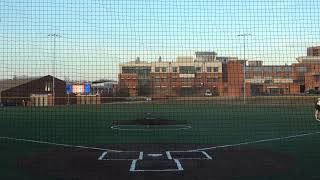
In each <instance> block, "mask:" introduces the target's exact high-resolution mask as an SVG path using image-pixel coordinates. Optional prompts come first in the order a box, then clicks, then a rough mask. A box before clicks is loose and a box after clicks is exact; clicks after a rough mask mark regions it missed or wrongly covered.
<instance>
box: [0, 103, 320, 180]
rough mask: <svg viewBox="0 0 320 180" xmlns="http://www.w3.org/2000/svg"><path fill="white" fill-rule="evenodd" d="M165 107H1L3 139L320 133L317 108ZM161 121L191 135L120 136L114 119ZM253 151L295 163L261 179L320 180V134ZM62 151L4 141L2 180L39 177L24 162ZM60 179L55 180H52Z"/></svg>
mask: <svg viewBox="0 0 320 180" xmlns="http://www.w3.org/2000/svg"><path fill="white" fill-rule="evenodd" d="M279 102H281V101H278V103H248V104H246V105H244V104H241V103H239V104H236V103H235V104H231V103H229V104H228V103H217V101H215V102H198V103H192V102H180V103H179V102H166V103H154V104H147V103H141V104H109V105H101V106H69V107H47V108H20V107H8V108H0V119H1V120H0V136H1V137H13V138H23V139H30V140H37V141H46V142H53V143H63V144H70V145H85V146H93V147H99V146H101V145H104V147H108V146H107V145H108V144H121V143H197V144H202V145H200V146H201V147H206V144H211V145H212V144H213V145H217V146H219V145H227V144H238V143H242V142H251V141H259V140H264V139H272V138H279V137H287V136H293V135H300V134H304V133H313V132H320V122H317V121H315V119H314V109H313V104H312V103H304V102H305V101H302V100H301V101H296V103H291V104H288V103H279ZM147 112H151V113H153V114H154V115H155V116H157V117H161V118H167V119H171V120H177V121H187V122H188V124H190V125H191V126H192V128H191V129H186V130H176V131H174V130H170V131H169V130H168V131H166V130H163V129H158V130H157V129H155V130H153V131H118V130H112V129H111V128H110V126H111V124H112V122H113V121H116V120H119V121H120V120H129V119H136V118H143V117H144V116H145V113H147ZM249 146H250V147H254V148H261V149H269V150H272V151H276V152H281V153H285V154H289V155H291V156H292V157H294V159H295V161H296V165H295V166H294V168H293V169H292V170H290V172H289V173H285V174H275V175H272V176H270V177H259V178H258V179H279V180H280V179H317V178H318V179H320V173H319V168H318V164H319V162H320V155H319V149H320V134H314V135H310V136H303V137H296V138H290V139H283V140H274V141H268V142H261V143H254V144H250V145H249ZM57 148H62V147H55V146H52V145H45V144H37V143H29V142H20V141H12V140H6V139H0V158H1V161H0V172H1V174H0V177H4V178H1V179H37V178H38V179H50V177H33V176H32V175H31V174H29V173H27V172H25V171H24V170H22V169H21V168H19V163H18V159H19V158H23V157H26V156H29V155H31V154H34V153H37V152H43V151H48V150H51V149H57ZM52 179H54V178H52Z"/></svg>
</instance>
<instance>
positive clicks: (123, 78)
mask: <svg viewBox="0 0 320 180" xmlns="http://www.w3.org/2000/svg"><path fill="white" fill-rule="evenodd" d="M119 94H120V96H133V97H135V96H138V75H137V74H119Z"/></svg>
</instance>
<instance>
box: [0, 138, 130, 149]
mask: <svg viewBox="0 0 320 180" xmlns="http://www.w3.org/2000/svg"><path fill="white" fill-rule="evenodd" d="M0 139H6V140H12V141H22V142H29V143H36V144H47V145H52V146H61V147H68V148H79V149H90V150H99V151H111V152H123V151H119V150H114V149H105V148H99V147H92V146H80V145H71V144H62V143H53V142H47V141H37V140H32V139H22V138H13V137H5V136H2V137H0ZM126 152H128V151H126Z"/></svg>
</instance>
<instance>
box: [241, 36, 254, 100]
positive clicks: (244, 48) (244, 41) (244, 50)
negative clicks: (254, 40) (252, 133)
mask: <svg viewBox="0 0 320 180" xmlns="http://www.w3.org/2000/svg"><path fill="white" fill-rule="evenodd" d="M238 36H239V37H242V38H243V61H244V62H243V103H244V104H246V96H247V95H246V40H247V37H248V36H252V34H248V33H245V34H238Z"/></svg>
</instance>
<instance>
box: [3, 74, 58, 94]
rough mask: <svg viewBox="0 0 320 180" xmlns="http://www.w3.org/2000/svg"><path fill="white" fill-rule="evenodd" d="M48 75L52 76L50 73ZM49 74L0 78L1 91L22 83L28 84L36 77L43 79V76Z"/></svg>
mask: <svg viewBox="0 0 320 180" xmlns="http://www.w3.org/2000/svg"><path fill="white" fill-rule="evenodd" d="M47 76H48V77H52V76H50V75H47ZM47 76H42V77H40V76H33V77H22V78H19V77H18V78H14V79H2V80H0V92H1V91H5V90H7V89H11V88H13V87H17V86H20V85H22V84H26V83H28V82H31V81H33V80H36V79H41V78H43V77H47Z"/></svg>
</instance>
